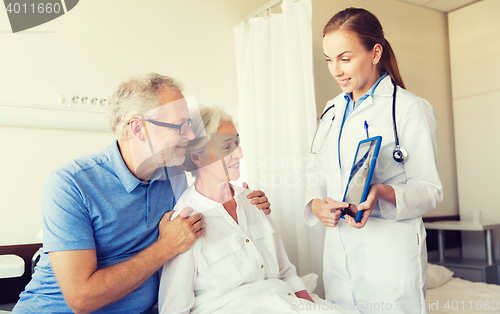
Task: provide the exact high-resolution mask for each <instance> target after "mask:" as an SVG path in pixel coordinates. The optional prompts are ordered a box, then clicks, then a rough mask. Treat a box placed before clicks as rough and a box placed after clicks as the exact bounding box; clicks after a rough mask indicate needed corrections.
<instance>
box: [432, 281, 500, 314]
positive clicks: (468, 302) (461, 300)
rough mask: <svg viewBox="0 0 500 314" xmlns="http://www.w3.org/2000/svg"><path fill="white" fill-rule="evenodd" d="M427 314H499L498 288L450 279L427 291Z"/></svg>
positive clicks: (499, 288) (496, 286) (499, 290)
mask: <svg viewBox="0 0 500 314" xmlns="http://www.w3.org/2000/svg"><path fill="white" fill-rule="evenodd" d="M426 300H427V307H428V309H429V313H435V314H437V313H460V314H468V313H471V314H472V313H474V314H476V313H500V286H499V285H492V284H487V283H483V282H471V281H468V280H463V279H460V278H451V279H450V280H448V281H447V282H446V283H445V284H443V285H442V286H440V287H437V288H434V289H427V295H426Z"/></svg>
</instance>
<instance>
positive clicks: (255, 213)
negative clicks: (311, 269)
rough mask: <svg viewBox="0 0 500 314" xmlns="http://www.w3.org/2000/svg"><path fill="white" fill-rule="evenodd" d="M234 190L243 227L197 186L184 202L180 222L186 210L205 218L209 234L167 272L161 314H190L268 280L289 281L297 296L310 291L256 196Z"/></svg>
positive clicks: (162, 286)
mask: <svg viewBox="0 0 500 314" xmlns="http://www.w3.org/2000/svg"><path fill="white" fill-rule="evenodd" d="M233 188H234V190H235V197H234V199H235V200H236V204H237V208H236V213H237V216H238V223H236V222H235V221H234V220H233V218H232V217H231V216H230V215H229V214H228V213H227V211H226V210H225V209H224V207H223V206H222V204H220V203H217V202H215V201H213V200H210V199H208V198H206V197H205V196H203V195H201V194H200V193H198V192H197V191H196V189H195V187H194V185H192V186H191V187H189V188H188V189H187V190H186V192H185V193H184V194H183V195H182V196H181V198H180V199H179V201H178V203H177V205H176V206H175V208H174V210H175V214H174V217H175V216H177V215H178V214H180V212H181V211H182V209H184V208H185V207H191V208H192V209H193V213H203V219H204V222H205V234H204V235H203V236H202V237H201V238H200V239H199V240H198V241H196V242H195V243H194V245H193V246H192V247H191V248H190V249H189V250H188V251H186V252H185V253H183V254H180V255H178V256H176V257H175V258H173V259H171V260H169V261H168V262H167V263H166V264H165V265H164V266H163V269H162V274H161V281H160V292H159V309H160V313H169V314H170V313H189V311H190V309H191V308H196V307H197V306H198V305H200V304H202V303H204V302H207V301H211V300H214V299H216V298H217V297H219V296H221V295H223V294H224V293H225V292H226V291H228V290H230V289H233V288H236V287H238V286H240V285H242V284H245V283H251V282H255V281H260V280H265V279H268V278H278V279H282V280H284V281H285V282H286V283H287V284H288V285H289V286H290V287H291V288H292V290H293V291H295V292H297V291H301V290H305V286H304V283H303V282H302V280H301V279H300V278H299V277H298V276H297V273H296V270H295V266H294V265H292V264H291V263H290V261H289V260H288V257H287V254H286V252H285V249H284V246H283V242H282V241H281V238H280V236H279V235H278V233H277V232H276V230H275V228H274V225H273V223H272V221H271V219H270V217H269V216H266V215H265V214H264V213H263V212H262V211H261V210H259V209H257V208H256V207H255V206H254V205H252V204H251V203H250V200H249V199H247V195H248V194H249V193H250V190H245V189H243V188H239V187H233ZM174 217H172V219H173V218H174Z"/></svg>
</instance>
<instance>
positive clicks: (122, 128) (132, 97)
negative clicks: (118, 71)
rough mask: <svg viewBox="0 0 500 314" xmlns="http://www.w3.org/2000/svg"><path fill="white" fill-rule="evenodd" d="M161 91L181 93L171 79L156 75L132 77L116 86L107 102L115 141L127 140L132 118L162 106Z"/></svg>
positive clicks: (179, 87)
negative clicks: (128, 127) (128, 125)
mask: <svg viewBox="0 0 500 314" xmlns="http://www.w3.org/2000/svg"><path fill="white" fill-rule="evenodd" d="M162 89H168V90H172V91H177V92H182V87H181V85H180V84H179V83H178V82H176V81H175V80H174V79H173V78H171V77H168V76H165V75H161V74H157V73H148V74H143V75H138V76H134V77H131V78H129V79H128V80H126V81H124V82H122V83H121V84H120V85H119V86H118V88H117V89H116V90H115V92H114V93H113V95H111V98H110V100H109V102H108V117H109V126H110V127H111V130H112V131H113V134H114V135H115V137H116V138H117V139H119V140H123V139H127V138H128V133H127V124H128V123H129V121H130V120H131V119H132V118H135V117H140V116H143V115H144V114H145V113H146V112H148V111H150V110H152V109H154V108H156V107H158V106H160V105H162V104H161V103H160V102H161V95H160V91H161V90H162Z"/></svg>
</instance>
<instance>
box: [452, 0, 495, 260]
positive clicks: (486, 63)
mask: <svg viewBox="0 0 500 314" xmlns="http://www.w3.org/2000/svg"><path fill="white" fill-rule="evenodd" d="M498 12H500V1H498V0H483V1H480V2H477V3H474V4H472V5H470V6H467V7H464V8H462V9H459V10H457V11H454V12H452V13H450V14H449V29H450V54H451V73H452V83H453V85H452V87H453V114H454V119H455V138H456V154H457V180H458V192H459V194H458V195H459V204H460V216H461V218H462V219H463V220H471V219H472V211H473V210H481V211H482V217H483V221H488V222H492V223H498V222H500V213H499V210H498V205H497V203H498V202H497V198H496V193H498V187H499V186H500V185H499V183H498V178H499V177H500V167H498V166H497V165H496V164H497V162H498V160H499V158H498V155H499V154H500V146H499V145H498V142H499V140H498V135H499V134H500V124H499V123H498V118H499V117H500V104H499V99H500V58H499V56H500V23H499V22H498ZM462 240H463V246H464V250H463V255H464V256H465V257H482V256H484V254H485V253H484V249H483V246H482V245H480V243H482V242H483V241H484V236H483V235H482V233H480V232H475V233H471V232H463V233H462ZM494 240H495V241H494V242H495V243H499V241H500V232H498V230H497V231H496V232H495V239H494ZM495 254H496V256H497V258H498V249H497V246H495Z"/></svg>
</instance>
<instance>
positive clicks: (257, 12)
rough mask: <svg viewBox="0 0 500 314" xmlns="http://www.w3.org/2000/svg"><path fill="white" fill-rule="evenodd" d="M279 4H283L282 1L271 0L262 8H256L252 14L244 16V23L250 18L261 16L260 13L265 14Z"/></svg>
mask: <svg viewBox="0 0 500 314" xmlns="http://www.w3.org/2000/svg"><path fill="white" fill-rule="evenodd" d="M281 2H283V0H271V1H269V2H268V3H266V4H264V5H263V6H261V7H260V8H258V9H257V10H255V11H253V12H252V13H250V14H248V15H247V16H245V19H244V21H245V22H246V21H248V20H249V19H251V18H252V17H256V16H259V15H261V14H262V13H264V12H266V11H267V10H269V9H272V8H274V7H275V6H277V5H278V4H280V3H281Z"/></svg>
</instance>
